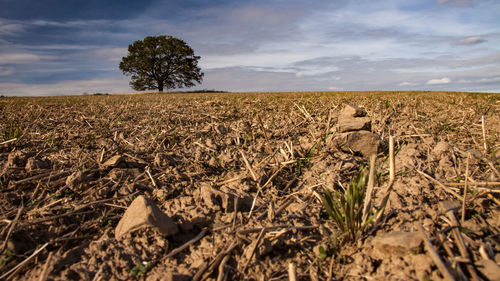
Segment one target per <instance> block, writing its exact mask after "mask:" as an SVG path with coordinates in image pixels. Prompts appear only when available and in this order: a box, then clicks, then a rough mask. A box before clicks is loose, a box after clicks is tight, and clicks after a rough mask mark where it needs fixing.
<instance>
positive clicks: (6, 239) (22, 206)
mask: <svg viewBox="0 0 500 281" xmlns="http://www.w3.org/2000/svg"><path fill="white" fill-rule="evenodd" d="M23 210H24V203H23V202H21V206H20V207H19V209H18V210H17V214H16V216H15V217H14V220H12V222H11V223H10V227H9V231H8V232H7V235H6V236H5V241H4V242H3V244H2V247H1V248H0V255H1V254H3V251H5V247H7V242H9V238H10V235H11V233H12V231H13V230H14V228H15V227H16V224H17V222H18V221H19V217H20V216H21V213H22V212H23Z"/></svg>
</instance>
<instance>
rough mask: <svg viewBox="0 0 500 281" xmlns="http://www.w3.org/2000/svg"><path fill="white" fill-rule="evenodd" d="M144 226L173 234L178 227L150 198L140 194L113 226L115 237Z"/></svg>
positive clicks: (165, 233) (118, 237) (117, 237)
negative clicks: (114, 226)
mask: <svg viewBox="0 0 500 281" xmlns="http://www.w3.org/2000/svg"><path fill="white" fill-rule="evenodd" d="M144 227H152V228H154V229H156V230H158V231H159V232H160V233H162V234H164V235H174V234H176V233H177V232H178V231H179V229H178V227H177V225H176V224H175V223H174V222H173V221H172V219H170V218H169V217H168V216H167V215H165V214H164V213H163V212H162V211H161V210H160V209H159V208H158V207H157V206H156V205H155V204H154V203H153V202H152V201H151V200H150V199H148V198H146V197H144V196H142V195H140V196H138V197H137V198H136V199H135V200H134V201H132V204H130V206H129V207H128V208H127V210H126V211H125V214H123V217H122V219H121V220H120V221H119V222H118V225H117V226H116V228H115V238H116V239H120V238H121V237H122V236H123V235H125V234H127V233H129V232H132V231H135V230H137V229H140V228H144Z"/></svg>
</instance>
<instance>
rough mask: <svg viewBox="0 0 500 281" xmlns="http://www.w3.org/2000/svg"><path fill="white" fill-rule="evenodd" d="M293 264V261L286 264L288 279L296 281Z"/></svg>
mask: <svg viewBox="0 0 500 281" xmlns="http://www.w3.org/2000/svg"><path fill="white" fill-rule="evenodd" d="M295 271H296V270H295V264H294V263H293V262H291V263H289V264H288V280H290V281H297V274H296V273H295Z"/></svg>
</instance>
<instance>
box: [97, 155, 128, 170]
mask: <svg viewBox="0 0 500 281" xmlns="http://www.w3.org/2000/svg"><path fill="white" fill-rule="evenodd" d="M125 165H126V162H125V159H124V158H123V157H122V156H120V155H115V156H113V157H111V158H109V159H108V160H106V162H104V163H102V167H103V168H114V167H122V168H123V166H125Z"/></svg>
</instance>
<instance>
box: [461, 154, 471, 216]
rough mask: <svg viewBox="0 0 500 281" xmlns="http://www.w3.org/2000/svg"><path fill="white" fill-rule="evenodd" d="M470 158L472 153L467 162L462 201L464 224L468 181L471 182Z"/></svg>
mask: <svg viewBox="0 0 500 281" xmlns="http://www.w3.org/2000/svg"><path fill="white" fill-rule="evenodd" d="M469 159H470V154H468V155H467V162H466V164H465V186H464V200H463V201H462V220H461V222H462V224H463V223H464V222H465V203H466V201H467V189H468V185H467V184H468V182H469Z"/></svg>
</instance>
